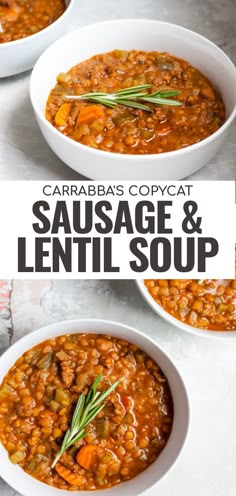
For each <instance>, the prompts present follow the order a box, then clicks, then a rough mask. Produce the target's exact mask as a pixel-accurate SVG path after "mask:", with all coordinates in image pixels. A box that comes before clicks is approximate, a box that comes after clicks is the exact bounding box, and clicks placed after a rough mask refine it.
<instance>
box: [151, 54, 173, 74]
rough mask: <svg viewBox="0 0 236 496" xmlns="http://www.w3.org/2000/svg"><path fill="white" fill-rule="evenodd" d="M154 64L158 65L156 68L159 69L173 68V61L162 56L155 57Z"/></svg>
mask: <svg viewBox="0 0 236 496" xmlns="http://www.w3.org/2000/svg"><path fill="white" fill-rule="evenodd" d="M155 65H156V66H157V67H158V69H160V71H172V70H173V69H174V68H175V65H174V63H173V62H171V61H170V60H166V59H163V58H162V57H160V58H159V57H158V58H156V60H155Z"/></svg>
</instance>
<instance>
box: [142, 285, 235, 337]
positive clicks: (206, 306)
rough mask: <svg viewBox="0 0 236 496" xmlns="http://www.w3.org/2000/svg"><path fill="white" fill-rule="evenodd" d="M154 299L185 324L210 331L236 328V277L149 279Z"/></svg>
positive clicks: (148, 287) (149, 288)
mask: <svg viewBox="0 0 236 496" xmlns="http://www.w3.org/2000/svg"><path fill="white" fill-rule="evenodd" d="M145 285H146V287H147V289H148V291H149V293H150V294H151V295H152V297H153V298H154V300H155V301H156V302H157V303H158V304H159V305H160V306H161V307H162V308H164V310H166V311H167V312H168V313H169V314H170V315H172V316H173V317H175V318H176V319H178V320H181V321H182V322H184V323H185V324H189V325H192V326H193V327H198V328H200V329H206V330H208V331H235V330H236V280H235V279H233V280H219V279H217V280H213V279H206V280H205V281H197V280H195V279H183V280H178V279H169V280H164V279H163V280H158V279H151V280H146V281H145Z"/></svg>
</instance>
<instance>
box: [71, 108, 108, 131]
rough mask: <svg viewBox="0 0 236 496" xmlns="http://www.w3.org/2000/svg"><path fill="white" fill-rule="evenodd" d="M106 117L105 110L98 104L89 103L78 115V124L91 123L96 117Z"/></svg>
mask: <svg viewBox="0 0 236 496" xmlns="http://www.w3.org/2000/svg"><path fill="white" fill-rule="evenodd" d="M104 117H105V114H104V110H103V109H102V108H101V107H98V106H97V105H88V106H87V107H83V108H82V109H81V111H80V113H79V115H78V117H77V121H76V124H77V126H80V125H81V124H91V122H93V121H95V120H96V119H102V118H104Z"/></svg>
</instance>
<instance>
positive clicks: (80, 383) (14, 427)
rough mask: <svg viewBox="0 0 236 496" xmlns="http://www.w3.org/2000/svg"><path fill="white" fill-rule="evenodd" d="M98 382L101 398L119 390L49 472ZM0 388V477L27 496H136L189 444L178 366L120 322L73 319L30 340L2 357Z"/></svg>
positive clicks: (147, 339) (146, 338)
mask: <svg viewBox="0 0 236 496" xmlns="http://www.w3.org/2000/svg"><path fill="white" fill-rule="evenodd" d="M99 374H100V380H101V382H100V385H99V387H98V390H99V391H104V390H107V388H108V386H110V385H111V384H114V381H116V380H118V381H120V382H119V384H118V385H117V386H116V389H114V390H113V392H112V393H111V394H110V395H109V396H108V398H107V399H106V401H105V406H104V409H103V410H102V411H101V412H100V413H99V414H98V415H97V416H96V417H95V418H94V419H93V420H92V422H90V423H89V424H88V425H87V429H88V430H87V431H86V434H87V436H86V437H84V438H83V439H81V440H80V441H79V444H77V445H75V444H74V445H73V446H72V447H71V448H68V449H67V450H66V452H65V453H64V454H63V455H62V457H61V458H60V459H59V461H58V462H57V464H56V465H55V468H52V462H53V460H54V459H55V458H54V457H55V455H57V453H58V450H59V448H60V446H61V443H62V440H63V436H64V435H65V432H66V431H67V429H68V428H69V427H70V425H71V424H70V423H71V417H72V414H73V412H74V410H75V405H76V402H77V400H78V398H79V397H80V396H81V394H84V395H85V396H86V398H87V397H88V394H89V391H91V385H92V384H93V382H94V380H95V378H96V377H98V375H99ZM101 376H102V379H101ZM0 384H1V386H0V412H1V418H0V423H1V443H2V444H0V453H1V476H2V477H3V479H4V480H5V481H6V482H7V483H9V484H10V485H11V486H12V487H13V488H14V489H15V490H16V491H18V492H20V493H21V494H23V495H24V496H34V495H35V494H41V493H42V492H43V494H44V495H45V496H56V495H59V494H61V495H62V496H66V495H67V494H71V492H72V491H74V492H75V493H76V494H82V495H83V494H84V495H85V494H92V492H93V493H94V491H95V490H99V489H100V490H104V489H105V490H106V494H107V495H108V496H113V495H114V496H115V495H116V494H117V495H118V494H119V495H120V496H126V495H127V494H129V495H130V496H137V495H139V494H142V493H144V492H145V491H146V490H148V489H150V488H151V487H152V486H153V485H155V484H156V483H157V482H158V481H159V480H160V479H161V478H162V477H163V476H164V475H165V474H166V473H167V472H168V470H169V469H170V468H171V467H172V466H173V464H174V463H175V462H176V460H177V458H178V457H179V455H180V453H181V451H182V448H183V446H184V443H185V440H186V436H187V432H188V428H189V402H188V396H187V392H186V389H185V386H184V383H183V380H182V378H181V376H180V374H179V372H178V370H177V369H176V366H175V365H174V363H173V361H172V360H171V359H170V358H169V357H168V356H167V355H166V353H165V352H164V351H163V350H162V349H161V348H160V347H159V346H158V344H157V343H156V342H155V341H152V340H151V339H150V338H148V337H147V336H146V335H145V334H143V333H142V332H140V331H137V330H136V329H133V328H131V327H128V326H126V325H123V324H120V323H116V322H110V321H105V320H97V319H85V320H72V321H65V322H60V323H58V324H53V325H49V326H47V327H44V328H42V329H39V330H38V331H36V332H33V333H31V334H28V335H27V336H25V337H24V338H22V339H20V340H19V341H18V342H16V343H15V344H14V345H13V346H11V348H10V349H9V350H8V351H7V352H6V353H5V354H3V356H2V357H1V359H0ZM19 398H20V401H19ZM86 404H87V403H86ZM7 422H8V425H7V426H6V427H5V424H6V423H7ZM58 431H59V432H58ZM91 446H92V448H91ZM88 447H89V451H90V454H89V453H88V454H87V455H86V456H85V457H84V451H85V450H88ZM71 450H72V451H71ZM82 450H83V451H82ZM94 450H95V455H96V458H95V459H94V458H92V459H91V452H92V451H93V452H94ZM96 450H98V451H96ZM99 450H100V451H99ZM78 453H79V458H78ZM81 454H82V455H83V456H82V458H83V459H84V460H82V458H81ZM104 455H105V456H104ZM92 456H94V454H93V455H92ZM85 460H86V461H85ZM13 463H14V464H13ZM111 463H112V465H111ZM63 469H64V470H63ZM59 473H60V474H59ZM69 489H70V490H69Z"/></svg>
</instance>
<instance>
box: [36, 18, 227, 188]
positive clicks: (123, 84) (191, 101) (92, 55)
mask: <svg viewBox="0 0 236 496" xmlns="http://www.w3.org/2000/svg"><path fill="white" fill-rule="evenodd" d="M140 85H141V87H143V86H144V87H146V86H145V85H147V86H148V88H146V91H147V92H148V95H150V94H153V93H156V92H157V91H161V92H162V97H163V94H164V93H163V92H165V94H167V95H168V94H170V95H172V92H173V91H174V92H176V91H177V92H178V94H176V95H175V96H173V95H172V96H170V98H169V100H171V103H169V104H168V105H166V104H165V105H163V104H162V103H159V104H152V103H151V104H150V103H149V104H147V102H143V101H142V103H146V106H148V110H141V109H140V108H138V109H137V108H131V107H127V106H125V105H118V106H116V108H108V107H107V106H106V105H103V104H102V103H101V100H100V103H97V102H94V101H93V102H92V101H91V100H89V101H88V100H87V101H86V100H83V101H81V99H80V100H78V96H79V97H80V98H81V95H82V94H83V95H85V94H87V93H90V92H101V91H102V92H103V93H104V92H105V93H106V94H107V93H112V94H114V93H116V91H119V90H120V89H122V90H124V89H127V88H129V87H134V86H140ZM141 91H143V90H141ZM167 92H171V93H167ZM30 93H31V101H32V104H33V108H34V111H35V115H36V118H37V121H38V123H39V126H40V129H41V131H42V133H43V135H44V137H45V139H46V140H47V142H48V143H49V145H50V146H51V148H52V149H53V150H54V152H55V153H56V154H57V155H58V156H59V157H60V159H62V160H63V161H64V162H65V163H66V164H67V165H69V166H70V167H72V168H73V169H74V170H76V171H77V172H80V173H81V174H83V175H84V176H86V177H88V178H91V179H95V180H135V179H136V180H174V179H182V178H184V177H186V176H188V175H189V174H192V173H193V172H195V171H196V170H198V169H199V168H200V167H202V166H203V165H204V164H205V163H206V162H208V161H209V160H210V159H211V158H212V157H213V155H214V154H215V153H216V152H217V151H218V150H219V148H220V147H221V146H222V144H223V142H224V141H225V138H226V136H227V133H228V130H229V128H230V126H231V124H232V122H233V120H234V117H235V114H236V68H235V67H234V65H233V63H232V62H231V61H230V60H229V58H228V57H227V56H226V54H224V52H222V50H220V48H218V47H217V46H216V45H214V44H213V43H212V42H211V41H209V40H207V39H206V38H203V37H202V36H200V35H199V34H197V33H194V32H192V31H190V30H188V29H185V28H183V27H181V26H177V25H173V24H168V23H165V22H161V21H152V20H142V19H134V20H128V19H122V20H115V21H108V22H102V23H98V24H94V25H90V26H87V27H84V28H82V29H79V30H77V31H74V32H73V33H71V34H69V35H67V36H65V37H64V38H63V39H61V40H59V41H58V42H56V43H55V44H54V45H53V46H51V47H50V48H49V49H48V50H47V51H46V52H45V53H44V54H43V55H42V57H41V58H40V60H39V61H38V62H37V64H36V66H35V68H34V71H33V73H32V78H31V85H30ZM49 95H50V97H49ZM72 97H73V98H74V100H72ZM141 97H142V95H141ZM76 98H77V100H76ZM173 101H175V104H176V101H177V103H178V102H179V103H180V105H179V106H173ZM136 103H137V102H136ZM139 103H140V102H139Z"/></svg>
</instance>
